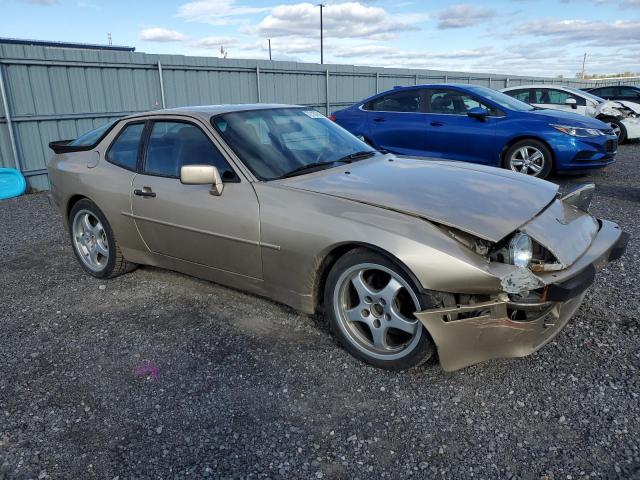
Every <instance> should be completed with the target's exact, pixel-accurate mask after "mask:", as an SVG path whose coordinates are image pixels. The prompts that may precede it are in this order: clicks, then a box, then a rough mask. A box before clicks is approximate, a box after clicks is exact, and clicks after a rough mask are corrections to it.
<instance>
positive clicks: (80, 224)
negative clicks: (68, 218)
mask: <svg viewBox="0 0 640 480" xmlns="http://www.w3.org/2000/svg"><path fill="white" fill-rule="evenodd" d="M71 231H72V238H73V246H74V248H75V249H76V252H78V257H80V260H82V263H84V265H85V266H86V267H87V268H89V269H90V270H92V271H94V272H100V271H101V270H103V269H104V268H105V267H106V265H107V262H108V261H109V241H108V239H107V232H106V231H105V229H104V227H103V225H102V223H101V222H100V219H98V217H96V215H95V214H94V213H93V212H91V211H89V210H80V211H78V213H76V215H75V217H74V218H73V224H72V227H71Z"/></svg>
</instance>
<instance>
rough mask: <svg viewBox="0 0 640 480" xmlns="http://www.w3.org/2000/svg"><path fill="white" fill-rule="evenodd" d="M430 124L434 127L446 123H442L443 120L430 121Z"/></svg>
mask: <svg viewBox="0 0 640 480" xmlns="http://www.w3.org/2000/svg"><path fill="white" fill-rule="evenodd" d="M429 125H431V126H432V127H442V126H443V125H444V123H442V122H430V123H429Z"/></svg>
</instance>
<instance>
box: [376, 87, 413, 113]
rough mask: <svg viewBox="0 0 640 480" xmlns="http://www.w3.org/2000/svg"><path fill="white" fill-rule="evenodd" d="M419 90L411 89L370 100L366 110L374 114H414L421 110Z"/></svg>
mask: <svg viewBox="0 0 640 480" xmlns="http://www.w3.org/2000/svg"><path fill="white" fill-rule="evenodd" d="M421 99H422V95H421V90H419V89H413V90H406V91H402V92H396V93H390V94H388V95H384V96H382V97H380V98H376V99H375V100H372V101H371V102H369V104H368V105H367V107H365V108H366V110H373V111H374V112H408V113H416V112H420V111H421V110H422V100H421Z"/></svg>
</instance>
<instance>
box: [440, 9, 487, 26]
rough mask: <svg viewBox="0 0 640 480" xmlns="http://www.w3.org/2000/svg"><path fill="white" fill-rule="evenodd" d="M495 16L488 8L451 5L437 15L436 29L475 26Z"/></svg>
mask: <svg viewBox="0 0 640 480" xmlns="http://www.w3.org/2000/svg"><path fill="white" fill-rule="evenodd" d="M494 16H495V12H494V11H493V10H491V9H488V8H482V7H476V6H474V5H451V6H450V7H448V8H445V9H444V10H441V11H440V12H439V13H438V28H439V29H441V30H442V29H447V28H464V27H471V26H473V25H477V24H478V23H481V22H483V21H485V20H488V19H490V18H492V17H494Z"/></svg>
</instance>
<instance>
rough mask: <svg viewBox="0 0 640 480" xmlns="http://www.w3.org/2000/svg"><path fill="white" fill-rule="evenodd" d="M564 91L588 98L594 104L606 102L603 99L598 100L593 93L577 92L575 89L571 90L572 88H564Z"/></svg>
mask: <svg viewBox="0 0 640 480" xmlns="http://www.w3.org/2000/svg"><path fill="white" fill-rule="evenodd" d="M564 89H565V90H569V91H570V92H573V93H575V94H576V95H580V96H581V97H586V98H590V99H591V100H593V101H594V102H597V103H604V102H606V100H605V99H604V98H600V97H598V96H596V95H594V94H593V93H589V92H585V91H584V90H578V89H577V88H573V87H564Z"/></svg>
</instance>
